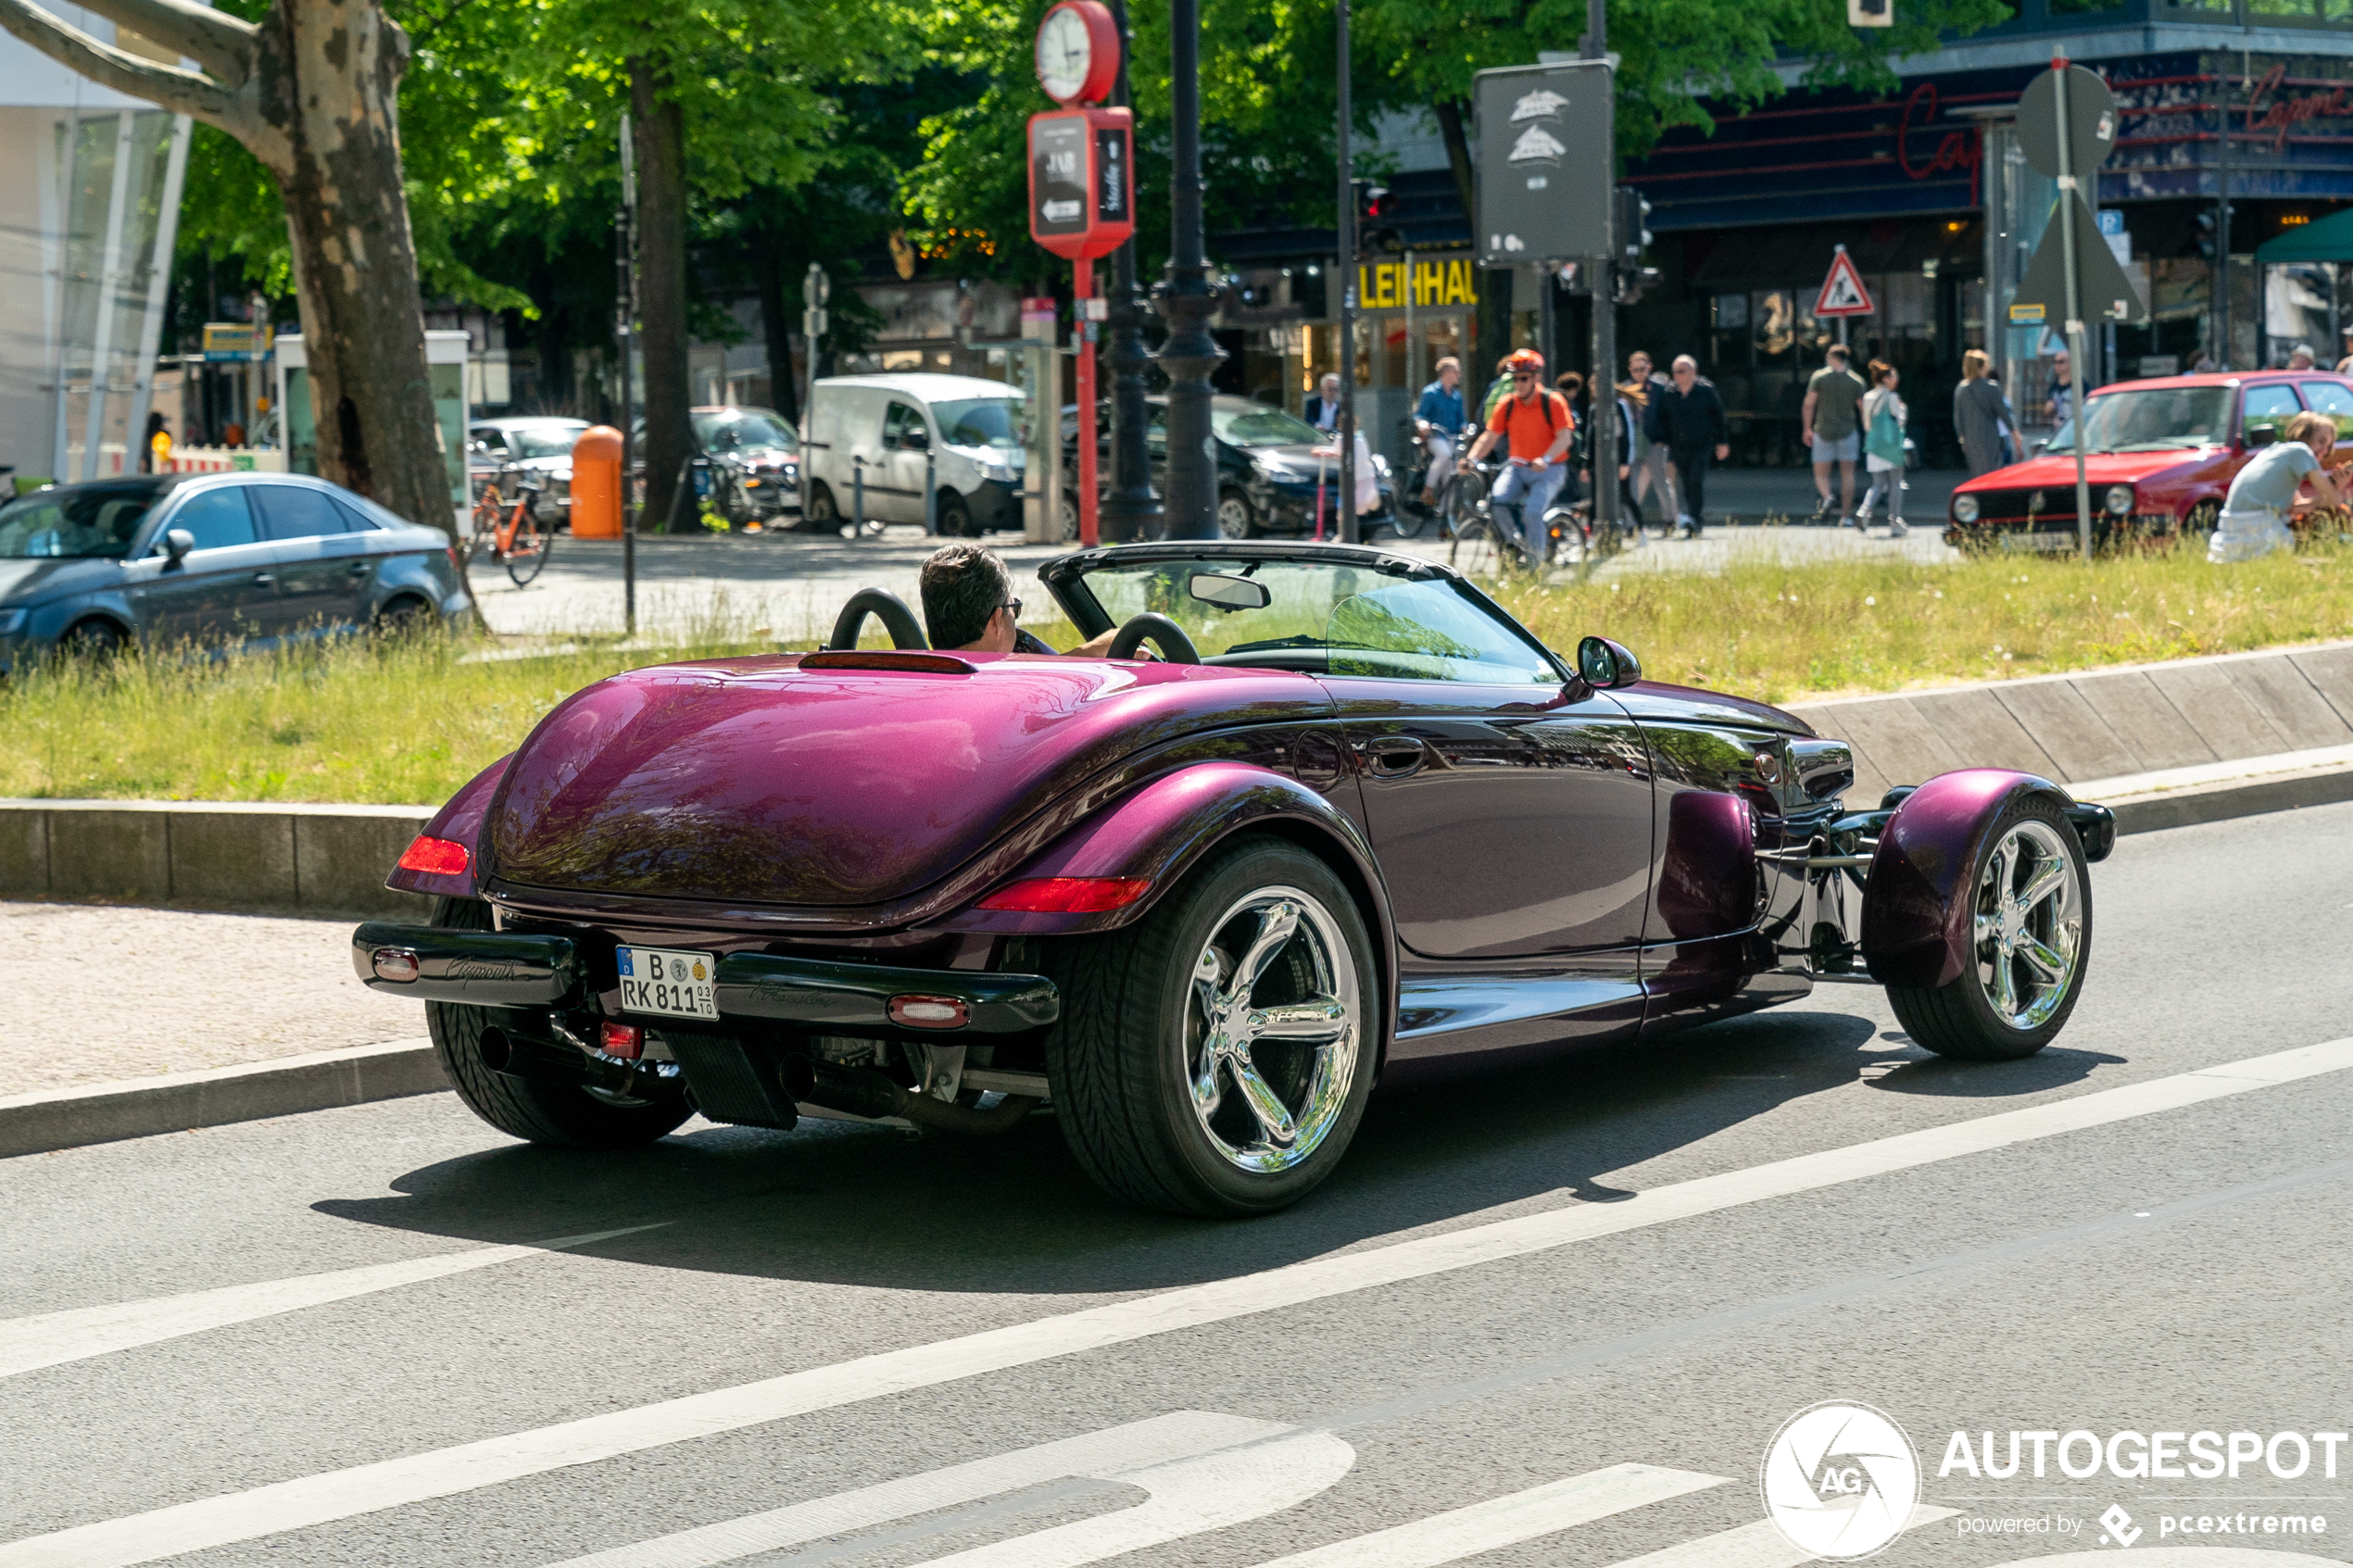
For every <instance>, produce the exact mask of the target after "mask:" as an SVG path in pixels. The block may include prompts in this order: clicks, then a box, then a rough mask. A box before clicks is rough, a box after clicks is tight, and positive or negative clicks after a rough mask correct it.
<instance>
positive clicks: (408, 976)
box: [368, 947, 417, 985]
mask: <svg viewBox="0 0 2353 1568" xmlns="http://www.w3.org/2000/svg"><path fill="white" fill-rule="evenodd" d="M368 962H369V965H370V967H371V968H372V969H374V970H375V972H376V978H377V979H379V980H389V981H391V982H392V983H393V984H394V985H408V984H409V982H410V981H412V980H414V979H416V978H417V950H416V949H415V948H414V947H379V948H377V949H376V950H375V951H374V952H372V953H371V954H369V955H368Z"/></svg>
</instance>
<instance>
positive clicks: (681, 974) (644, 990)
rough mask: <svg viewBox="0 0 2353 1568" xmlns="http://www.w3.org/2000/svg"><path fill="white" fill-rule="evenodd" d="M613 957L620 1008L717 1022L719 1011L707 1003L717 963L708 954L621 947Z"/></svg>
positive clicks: (663, 948)
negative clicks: (617, 968)
mask: <svg viewBox="0 0 2353 1568" xmlns="http://www.w3.org/2000/svg"><path fill="white" fill-rule="evenodd" d="M613 956H614V958H615V959H616V960H618V962H619V965H620V968H621V1005H622V1006H623V1007H624V1008H626V1009H628V1010H630V1011H631V1012H659V1013H665V1014H667V1015H669V1016H670V1017H672V1018H707V1019H710V1020H711V1021H712V1022H717V1020H718V1018H719V1007H718V1004H717V1003H715V1002H713V1001H712V1000H711V980H712V977H713V976H714V975H716V974H717V972H718V970H719V960H717V959H714V958H712V957H711V955H710V954H709V953H677V952H673V951H671V950H670V949H669V948H667V947H621V948H616V949H615V950H614V954H613Z"/></svg>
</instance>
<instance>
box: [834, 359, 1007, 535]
mask: <svg viewBox="0 0 2353 1568" xmlns="http://www.w3.org/2000/svg"><path fill="white" fill-rule="evenodd" d="M1022 413H1023V402H1022V395H1021V393H1020V392H1019V391H1018V390H1016V389H1015V388H1013V387H1010V386H1007V385H1006V384H1005V383H1002V382H993V381H983V380H981V379H980V378H979V377H977V376H948V375H936V374H931V373H928V372H923V371H913V372H909V373H906V374H889V375H871V376H828V377H826V378H825V379H824V380H823V381H820V382H818V383H816V384H815V385H814V386H812V388H811V389H810V398H809V438H808V442H807V445H806V449H805V450H804V451H803V452H802V454H801V461H802V464H803V473H802V478H801V486H802V489H801V495H802V507H803V515H804V516H805V517H806V518H807V520H808V523H809V526H810V527H811V528H812V529H828V528H834V527H838V526H839V525H840V524H841V523H843V522H845V521H849V518H850V517H851V516H852V515H853V508H854V507H855V506H856V495H857V486H858V480H859V477H860V475H861V474H862V475H863V476H864V479H865V503H866V517H867V518H868V520H869V521H881V522H921V521H924V462H925V458H926V457H928V458H930V459H931V462H932V469H933V483H934V484H935V485H936V486H937V489H938V514H937V515H938V519H939V532H940V533H944V534H948V535H950V536H955V535H978V534H981V533H988V532H989V531H990V530H992V529H1000V528H1009V529H1018V528H1020V527H1021V525H1022V520H1021V475H1022V466H1023V457H1024V453H1023V449H1022V444H1021V434H1022Z"/></svg>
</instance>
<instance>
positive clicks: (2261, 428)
mask: <svg viewBox="0 0 2353 1568" xmlns="http://www.w3.org/2000/svg"><path fill="white" fill-rule="evenodd" d="M2083 408H2084V420H2085V422H2084V427H2083V433H2084V450H2085V452H2086V454H2087V455H2088V460H2087V461H2086V462H2085V463H2084V465H2083V466H2084V473H2085V476H2086V477H2087V478H2088V479H2089V480H2090V481H2091V486H2092V514H2093V528H2094V530H2095V533H2094V537H2095V539H2103V540H2104V539H2106V538H2107V537H2108V535H2109V534H2111V533H2115V532H2116V531H2118V530H2119V529H2120V528H2121V527H2123V526H2125V525H2128V524H2129V525H2131V526H2132V527H2133V529H2134V530H2135V532H2138V533H2142V534H2145V535H2155V536H2162V535H2166V534H2170V533H2173V532H2175V531H2176V530H2186V531H2192V532H2198V533H2203V532H2206V531H2208V530H2210V529H2211V528H2212V527H2213V526H2214V520H2215V519H2216V518H2218V517H2220V516H2221V512H2222V497H2223V495H2226V494H2227V493H2228V492H2229V490H2230V488H2231V481H2232V480H2233V478H2234V477H2236V476H2237V474H2238V471H2239V470H2240V469H2241V468H2243V467H2244V466H2245V465H2246V460H2247V458H2249V457H2251V456H2252V455H2253V454H2254V453H2255V452H2256V451H2257V450H2258V449H2259V448H2261V447H2264V446H2268V445H2271V443H2272V442H2274V441H2276V440H2278V439H2279V435H2280V431H2281V429H2282V428H2283V427H2284V426H2285V425H2286V423H2287V422H2288V420H2292V419H2294V418H2295V417H2296V415H2298V414H2300V413H2302V412H2303V411H2304V410H2305V409H2307V408H2311V409H2315V410H2318V411H2319V412H2321V413H2323V414H2326V415H2328V416H2329V417H2330V418H2332V419H2334V420H2335V421H2336V427H2337V429H2338V431H2339V432H2341V433H2342V432H2347V431H2353V380H2347V378H2346V377H2344V376H2340V375H2334V374H2331V373H2329V372H2327V371H2324V370H2257V371H2249V372H2247V373H2246V374H2243V375H2203V376H2167V377H2164V378H2163V379H2161V380H2158V381H2134V382H2120V383H2117V384H2116V385H2114V386H2106V387H2102V388H2100V389H2099V390H2098V391H2096V392H2094V393H2091V394H2089V395H2086V396H2085V397H2084V399H2083ZM1947 516H1948V518H1949V521H1948V523H1947V525H1946V527H1945V530H1944V542H1945V543H1946V544H1948V545H1958V546H1963V547H1968V546H1979V547H1999V548H2003V549H2012V550H2071V549H2073V548H2075V547H2076V543H2077V536H2076V528H2075V430H2074V426H2073V424H2072V422H2071V421H2070V423H2068V424H2063V425H2061V426H2059V428H2058V432H2057V434H2055V435H2053V436H2052V437H2051V439H2050V440H2049V441H2048V442H2046V443H2045V445H2044V447H2043V450H2042V452H2041V454H2040V455H2039V456H2036V457H2032V458H2028V459H2027V460H2026V461H2024V462H2022V463H2012V464H2010V465H2009V466H2008V467H2007V468H2000V469H1995V470H1994V471H1993V472H1991V473H1987V474H1981V475H1979V476H1978V477H1977V478H1975V479H1972V480H1969V482H1968V483H1964V484H1962V485H1961V486H1960V487H1959V488H1957V489H1956V490H1955V491H1954V492H1953V499H1952V503H1951V508H1950V510H1949V512H1948V513H1947Z"/></svg>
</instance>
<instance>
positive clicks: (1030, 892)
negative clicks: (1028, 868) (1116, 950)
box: [980, 876, 1152, 915]
mask: <svg viewBox="0 0 2353 1568" xmlns="http://www.w3.org/2000/svg"><path fill="white" fill-rule="evenodd" d="M1151 884H1152V883H1151V878H1150V877H1147V876H1033V877H1029V878H1026V879H1025V880H1023V881H1021V882H1016V883H1013V884H1010V885H1008V886H1005V887H1000V888H999V889H998V890H997V891H996V892H994V893H991V894H990V895H989V896H988V897H986V898H983V899H982V900H981V901H980V907H981V908H982V909H1018V910H1022V911H1024V912H1026V913H1030V914H1057V915H1090V914H1096V913H1099V912H1101V911H1102V910H1104V909H1126V907H1127V906H1128V905H1130V904H1132V903H1134V902H1135V901H1136V900H1137V899H1139V898H1140V897H1143V896H1144V895H1145V894H1146V893H1148V892H1150V891H1151Z"/></svg>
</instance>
